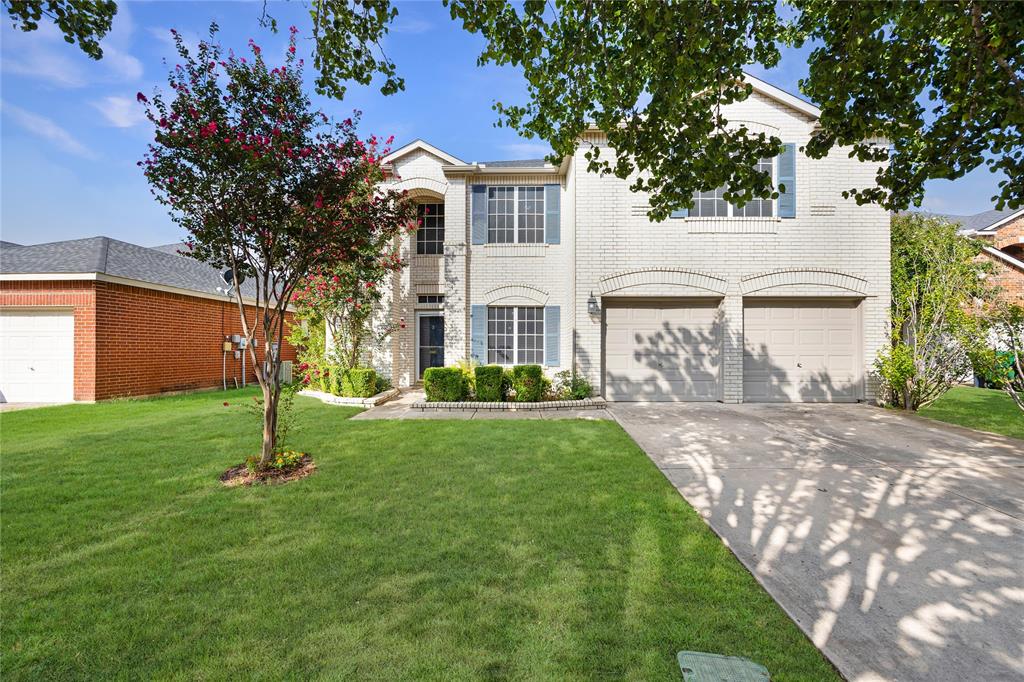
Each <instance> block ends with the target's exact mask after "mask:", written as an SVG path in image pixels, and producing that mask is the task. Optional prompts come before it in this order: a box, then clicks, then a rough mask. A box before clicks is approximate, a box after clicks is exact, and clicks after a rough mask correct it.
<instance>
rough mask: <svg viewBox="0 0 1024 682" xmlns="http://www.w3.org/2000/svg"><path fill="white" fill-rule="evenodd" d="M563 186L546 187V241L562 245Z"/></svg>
mask: <svg viewBox="0 0 1024 682" xmlns="http://www.w3.org/2000/svg"><path fill="white" fill-rule="evenodd" d="M561 190H562V186H561V185H544V213H545V214H546V215H545V218H544V241H545V242H546V243H548V244H560V243H561V239H562V218H561V216H562V213H561V210H560V208H559V206H560V202H561Z"/></svg>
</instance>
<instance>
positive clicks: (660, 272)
mask: <svg viewBox="0 0 1024 682" xmlns="http://www.w3.org/2000/svg"><path fill="white" fill-rule="evenodd" d="M658 285H663V286H665V287H668V288H671V287H685V288H692V289H699V290H703V291H707V292H711V293H714V294H719V295H724V294H725V290H726V287H727V285H728V282H726V281H725V279H723V278H721V277H717V276H715V275H712V274H710V273H707V272H700V271H698V270H686V269H683V268H641V269H637V270H623V271H621V272H616V273H614V274H611V275H608V276H607V277H602V278H601V280H600V283H599V287H600V292H601V295H602V296H606V295H608V294H611V293H613V292H621V291H622V290H623V289H631V288H644V289H645V290H646V289H650V288H651V287H652V286H658ZM666 293H669V292H668V291H666Z"/></svg>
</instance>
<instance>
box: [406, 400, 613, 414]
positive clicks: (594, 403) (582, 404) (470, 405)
mask: <svg viewBox="0 0 1024 682" xmlns="http://www.w3.org/2000/svg"><path fill="white" fill-rule="evenodd" d="M605 407H606V403H605V400H604V398H584V399H583V400H547V401H543V402H539V403H515V402H500V403H497V402H495V403H485V402H476V401H472V400H463V401H459V402H426V401H421V402H416V403H413V404H412V408H413V409H414V410H505V411H508V412H517V411H520V410H603V409H605Z"/></svg>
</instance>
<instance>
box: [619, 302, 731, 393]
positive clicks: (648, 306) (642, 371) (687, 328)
mask: <svg viewBox="0 0 1024 682" xmlns="http://www.w3.org/2000/svg"><path fill="white" fill-rule="evenodd" d="M604 315H605V331H604V364H605V372H604V376H605V382H604V383H605V393H604V395H605V398H606V399H608V400H622V401H630V400H632V401H655V402H666V401H676V400H718V399H719V398H720V397H721V396H720V390H719V381H720V376H721V371H720V364H721V356H722V355H721V350H722V339H721V334H720V330H721V324H720V322H719V305H718V300H717V299H653V300H648V301H643V300H638V299H622V300H621V301H614V300H613V301H606V302H605V305H604Z"/></svg>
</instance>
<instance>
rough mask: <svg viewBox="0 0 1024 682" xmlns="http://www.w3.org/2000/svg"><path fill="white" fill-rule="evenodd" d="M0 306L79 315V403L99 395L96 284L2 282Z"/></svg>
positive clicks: (76, 344)
mask: <svg viewBox="0 0 1024 682" xmlns="http://www.w3.org/2000/svg"><path fill="white" fill-rule="evenodd" d="M0 306H15V307H30V308H53V307H67V308H71V309H72V310H73V311H74V315H75V388H74V391H75V392H74V396H75V400H93V399H94V396H95V394H96V353H95V351H96V290H95V282H0Z"/></svg>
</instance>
